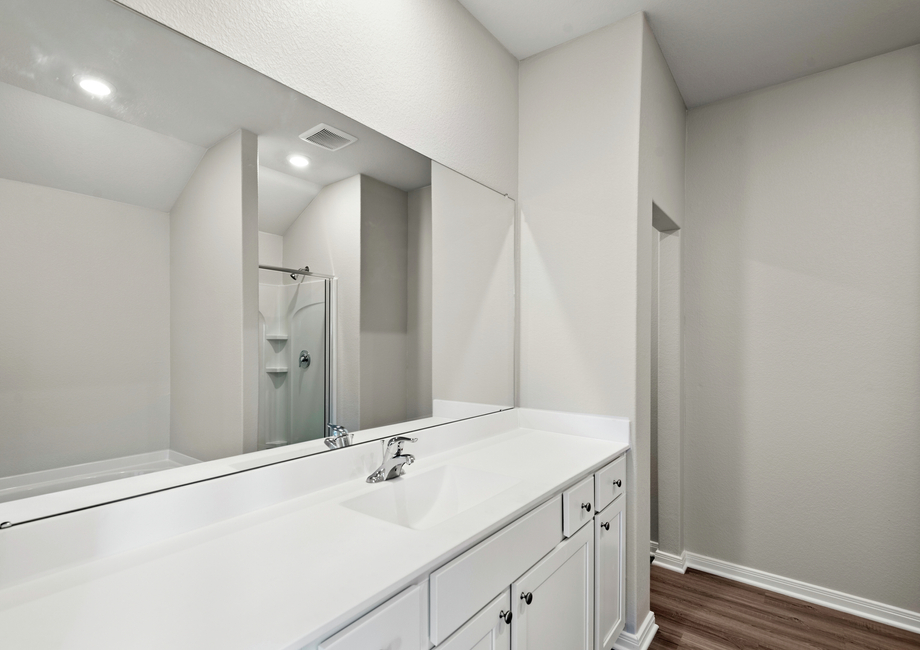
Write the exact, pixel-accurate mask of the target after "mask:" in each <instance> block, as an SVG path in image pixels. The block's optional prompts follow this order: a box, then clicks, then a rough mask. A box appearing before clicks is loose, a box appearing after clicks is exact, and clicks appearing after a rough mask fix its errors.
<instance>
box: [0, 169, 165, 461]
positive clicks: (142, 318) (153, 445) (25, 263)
mask: <svg viewBox="0 0 920 650" xmlns="http://www.w3.org/2000/svg"><path fill="white" fill-rule="evenodd" d="M0 222H2V223H3V232H4V234H3V236H2V237H0V295H2V296H3V299H4V302H3V317H2V318H0V358H2V359H3V365H2V368H0V413H2V414H3V417H2V418H0V477H2V476H10V475H13V474H21V473H25V472H34V471H39V470H45V469H53V468H56V467H62V466H66V465H74V464H78V463H86V462H91V461H96V460H104V459H109V458H117V457H119V456H126V455H130V454H139V453H144V452H149V451H159V450H163V449H168V448H169V215H168V214H166V213H165V212H159V211H156V210H151V209H148V208H140V207H136V206H133V205H128V204H126V203H117V202H115V201H108V200H106V199H98V198H94V197H90V196H85V195H83V194H74V193H72V192H65V191H63V190H58V189H53V188H49V187H41V186H39V185H29V184H26V183H20V182H18V181H11V180H5V179H0ZM54 269H58V270H54ZM113 306H115V307H116V308H113Z"/></svg>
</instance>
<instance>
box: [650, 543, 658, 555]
mask: <svg viewBox="0 0 920 650" xmlns="http://www.w3.org/2000/svg"><path fill="white" fill-rule="evenodd" d="M657 552H658V542H650V543H649V553H651V555H652V557H655V553H657Z"/></svg>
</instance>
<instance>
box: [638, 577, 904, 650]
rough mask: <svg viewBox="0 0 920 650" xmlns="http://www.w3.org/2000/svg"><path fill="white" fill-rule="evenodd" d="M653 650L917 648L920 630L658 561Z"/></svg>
mask: <svg viewBox="0 0 920 650" xmlns="http://www.w3.org/2000/svg"><path fill="white" fill-rule="evenodd" d="M651 604H652V611H653V612H655V622H656V623H658V626H659V630H658V634H657V635H655V639H654V640H653V641H652V645H651V646H650V648H649V650H737V649H738V648H742V649H745V650H746V649H749V648H753V649H755V650H798V649H800V648H808V649H815V650H917V649H920V635H917V634H912V633H910V632H905V631H904V630H900V629H898V628H894V627H889V626H887V625H882V624H881V623H875V622H874V621H869V620H867V619H864V618H859V617H858V616H853V615H851V614H844V613H843V612H838V611H836V610H833V609H828V608H826V607H821V606H819V605H812V604H811V603H807V602H805V601H802V600H798V599H796V598H790V597H788V596H783V595H782V594H777V593H774V592H772V591H765V590H763V589H758V588H757V587H750V586H748V585H745V584H741V583H740V582H733V581H731V580H726V579H725V578H719V577H717V576H714V575H710V574H708V573H703V572H701V571H696V570H693V569H690V570H688V571H687V573H686V574H684V575H681V574H679V573H675V572H674V571H668V570H667V569H662V568H660V567H656V566H653V567H652V603H651Z"/></svg>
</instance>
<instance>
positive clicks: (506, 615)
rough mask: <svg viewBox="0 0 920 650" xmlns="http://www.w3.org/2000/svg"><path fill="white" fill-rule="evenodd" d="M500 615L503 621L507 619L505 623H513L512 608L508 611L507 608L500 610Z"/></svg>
mask: <svg viewBox="0 0 920 650" xmlns="http://www.w3.org/2000/svg"><path fill="white" fill-rule="evenodd" d="M498 617H499V618H500V619H502V620H503V621H505V623H507V624H508V625H511V610H510V609H509V610H508V611H507V612H506V611H505V610H502V611H500V612H499V613H498Z"/></svg>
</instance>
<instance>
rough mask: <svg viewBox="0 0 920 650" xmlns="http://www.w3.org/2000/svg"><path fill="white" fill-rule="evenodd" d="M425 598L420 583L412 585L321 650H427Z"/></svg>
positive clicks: (328, 642) (347, 628)
mask: <svg viewBox="0 0 920 650" xmlns="http://www.w3.org/2000/svg"><path fill="white" fill-rule="evenodd" d="M423 597H424V593H423V590H422V589H421V588H420V587H419V586H415V587H409V588H408V589H406V590H405V591H403V592H401V593H400V594H398V595H396V596H393V597H392V598H390V600H388V601H387V602H385V603H384V604H383V605H381V606H380V607H378V608H377V609H375V610H373V611H372V612H370V613H368V614H365V615H364V616H362V617H361V618H359V619H358V620H357V621H355V622H354V623H352V624H351V625H349V626H348V627H346V628H345V629H344V630H342V631H341V632H339V633H338V634H336V635H335V636H334V637H332V638H330V639H326V640H325V641H323V642H322V643H320V644H319V650H370V649H371V648H373V650H426V649H427V648H428V643H427V639H425V635H424V627H423V625H422V607H423V605H424V603H423V600H422V599H423Z"/></svg>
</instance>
